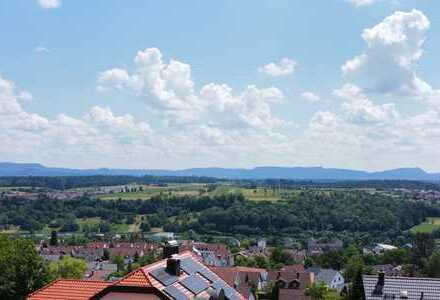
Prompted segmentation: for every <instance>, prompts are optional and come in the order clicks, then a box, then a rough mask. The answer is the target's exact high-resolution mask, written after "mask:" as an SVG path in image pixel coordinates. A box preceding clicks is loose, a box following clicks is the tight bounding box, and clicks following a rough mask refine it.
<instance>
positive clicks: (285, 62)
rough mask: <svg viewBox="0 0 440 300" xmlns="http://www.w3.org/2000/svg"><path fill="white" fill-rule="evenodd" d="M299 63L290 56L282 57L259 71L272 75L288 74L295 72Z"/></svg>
mask: <svg viewBox="0 0 440 300" xmlns="http://www.w3.org/2000/svg"><path fill="white" fill-rule="evenodd" d="M297 65H298V63H297V62H296V61H294V60H292V59H290V58H286V57H285V58H282V59H281V60H280V61H279V62H277V63H276V62H271V63H269V64H267V65H265V66H263V67H260V68H259V69H258V71H259V72H260V73H264V74H266V75H269V76H272V77H279V76H287V75H290V74H292V73H293V72H295V69H296V67H297Z"/></svg>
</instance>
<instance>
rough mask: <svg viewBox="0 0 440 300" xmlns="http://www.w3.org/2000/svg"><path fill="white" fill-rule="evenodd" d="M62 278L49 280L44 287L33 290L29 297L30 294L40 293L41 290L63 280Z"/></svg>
mask: <svg viewBox="0 0 440 300" xmlns="http://www.w3.org/2000/svg"><path fill="white" fill-rule="evenodd" d="M61 280H62V279H55V280H53V281H52V282H49V283H48V284H46V285H44V286H42V287H41V288H39V289H38V290H35V291H33V292H32V293H30V294H29V295H28V296H27V297H28V298H29V297H30V296H32V295H35V294H36V293H39V292H41V291H44V290H46V289H47V288H49V287H51V286H53V285H54V284H55V283H56V282H59V281H61Z"/></svg>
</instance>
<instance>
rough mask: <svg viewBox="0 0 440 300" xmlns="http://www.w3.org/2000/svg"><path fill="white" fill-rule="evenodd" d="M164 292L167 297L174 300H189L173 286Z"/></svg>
mask: <svg viewBox="0 0 440 300" xmlns="http://www.w3.org/2000/svg"><path fill="white" fill-rule="evenodd" d="M164 292H166V293H167V294H168V295H170V296H171V297H173V299H175V300H188V299H189V298H188V297H187V296H186V295H185V294H184V293H183V292H181V291H180V290H179V289H178V288H176V287H175V286H173V285H170V286H168V287H166V288H165V289H164Z"/></svg>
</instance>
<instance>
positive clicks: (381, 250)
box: [373, 243, 398, 254]
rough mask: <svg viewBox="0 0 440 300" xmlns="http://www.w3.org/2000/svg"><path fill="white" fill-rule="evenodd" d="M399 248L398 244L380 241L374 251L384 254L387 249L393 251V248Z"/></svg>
mask: <svg viewBox="0 0 440 300" xmlns="http://www.w3.org/2000/svg"><path fill="white" fill-rule="evenodd" d="M397 249H398V248H397V247H396V246H393V245H388V244H381V243H378V244H376V246H374V248H373V252H374V253H375V254H382V253H384V252H385V251H391V250H397Z"/></svg>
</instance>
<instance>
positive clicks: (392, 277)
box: [362, 275, 440, 281]
mask: <svg viewBox="0 0 440 300" xmlns="http://www.w3.org/2000/svg"><path fill="white" fill-rule="evenodd" d="M362 276H363V277H373V278H378V276H377V275H362ZM385 278H386V279H409V280H433V281H440V278H434V277H408V276H385Z"/></svg>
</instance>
